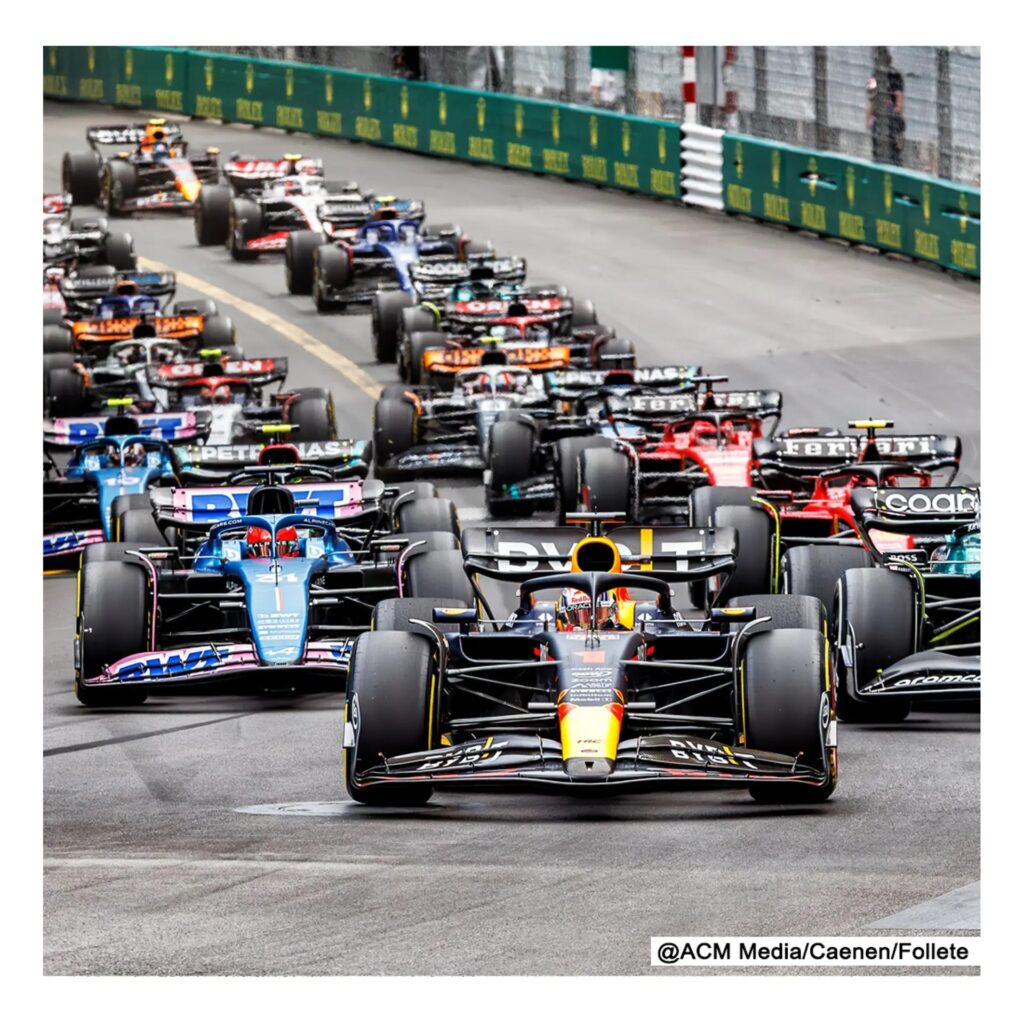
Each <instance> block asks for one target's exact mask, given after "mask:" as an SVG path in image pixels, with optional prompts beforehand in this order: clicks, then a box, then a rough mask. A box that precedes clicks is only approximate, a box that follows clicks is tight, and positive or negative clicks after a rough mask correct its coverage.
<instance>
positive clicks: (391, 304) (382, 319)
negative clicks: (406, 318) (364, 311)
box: [370, 292, 416, 363]
mask: <svg viewBox="0 0 1024 1024" xmlns="http://www.w3.org/2000/svg"><path fill="white" fill-rule="evenodd" d="M415 301H416V300H415V298H414V297H413V296H412V295H410V294H409V293H408V292H377V293H376V294H375V295H374V297H373V302H372V303H371V304H370V336H371V338H372V340H373V355H374V357H375V358H376V360H377V362H378V363H393V362H394V361H395V359H396V358H397V356H398V339H399V335H400V332H401V329H402V311H403V310H405V309H409V308H410V307H411V306H412V305H413V303H414V302H415Z"/></svg>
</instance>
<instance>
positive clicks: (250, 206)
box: [196, 161, 374, 292]
mask: <svg viewBox="0 0 1024 1024" xmlns="http://www.w3.org/2000/svg"><path fill="white" fill-rule="evenodd" d="M305 163H306V162H305V161H299V162H298V163H297V167H299V170H298V171H297V172H296V173H295V174H292V175H288V176H286V177H276V178H272V179H269V180H264V181H262V182H261V183H260V185H259V188H258V189H248V190H244V191H240V190H239V187H238V183H237V182H236V183H235V184H234V185H217V186H213V187H211V188H207V189H204V190H203V193H202V195H201V196H200V199H199V203H198V204H197V206H196V240H197V241H198V242H199V244H200V245H216V244H218V243H222V244H225V245H226V246H227V247H228V249H229V251H230V252H231V255H232V257H233V258H234V259H236V260H240V261H241V260H252V259H256V258H257V257H258V256H259V255H260V254H261V253H266V252H284V253H285V254H286V256H287V255H288V254H289V253H290V252H291V250H292V246H293V244H294V240H293V239H292V235H295V234H300V233H301V234H303V235H305V233H307V232H311V233H312V234H313V235H314V236H315V239H316V244H320V243H321V242H323V241H324V239H325V238H330V237H333V236H334V235H338V236H339V237H344V236H346V235H349V234H351V233H352V232H354V231H355V229H356V228H357V227H359V225H360V224H363V223H365V222H366V220H367V219H368V218H369V217H370V216H371V214H372V212H373V208H374V201H373V198H372V197H371V196H364V195H363V194H362V192H360V191H359V186H358V185H357V184H356V183H355V182H354V181H326V180H325V179H324V177H323V175H322V173H309V168H306V170H305V172H304V171H303V170H302V168H303V165H304V164H305ZM316 170H317V171H318V172H319V171H320V168H319V162H317V165H316ZM229 180H231V179H230V178H229ZM311 263H312V258H311V257H310V264H311ZM308 290H309V284H308V283H307V285H306V291H307V292H308Z"/></svg>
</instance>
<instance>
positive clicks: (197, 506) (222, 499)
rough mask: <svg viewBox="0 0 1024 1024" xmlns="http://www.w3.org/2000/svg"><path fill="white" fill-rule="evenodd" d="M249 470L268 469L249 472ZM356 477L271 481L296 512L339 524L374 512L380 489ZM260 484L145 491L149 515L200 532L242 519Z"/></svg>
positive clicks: (177, 526)
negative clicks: (149, 503) (150, 503)
mask: <svg viewBox="0 0 1024 1024" xmlns="http://www.w3.org/2000/svg"><path fill="white" fill-rule="evenodd" d="M250 468H253V469H260V468H267V469H270V468H272V467H250ZM375 485H377V481H375V480H371V481H367V482H364V481H363V480H360V479H356V478H349V479H345V480H331V481H319V480H316V481H308V482H305V483H281V482H280V481H276V482H275V486H278V487H283V488H284V489H285V490H287V491H289V492H290V493H291V495H292V497H293V498H294V500H295V507H296V509H297V510H298V511H301V512H303V513H306V514H308V515H313V516H317V517H318V518H321V519H330V520H331V521H332V522H334V523H336V524H339V523H342V522H344V521H346V520H352V519H355V518H358V517H360V516H362V515H363V514H364V513H365V512H367V511H371V512H376V511H377V510H378V508H379V502H380V498H381V497H382V495H383V490H384V488H383V485H377V486H375ZM261 486H263V481H259V482H247V483H241V484H231V483H227V482H224V483H223V484H219V485H208V486H200V487H161V488H154V489H153V490H151V491H150V497H151V499H152V501H153V508H154V513H155V515H156V517H157V520H158V521H159V523H160V524H161V525H162V526H174V527H176V528H178V529H183V530H192V529H194V530H195V531H196V532H203V531H206V530H208V529H209V528H210V526H211V525H212V524H213V523H219V522H221V521H223V520H225V519H232V518H236V517H238V516H244V515H246V510H247V509H248V503H249V495H250V494H252V492H253V491H254V490H255V489H256V488H258V487H261Z"/></svg>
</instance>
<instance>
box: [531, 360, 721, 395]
mask: <svg viewBox="0 0 1024 1024" xmlns="http://www.w3.org/2000/svg"><path fill="white" fill-rule="evenodd" d="M701 373H703V368H702V367H700V366H637V367H635V368H632V369H625V370H575V369H570V370H552V371H551V372H550V373H545V374H544V388H545V390H547V391H548V393H549V394H565V393H577V392H582V391H590V390H595V389H597V390H599V389H601V388H603V387H612V386H619V387H621V386H623V385H625V386H628V385H630V384H636V385H638V386H641V387H645V388H666V389H668V388H673V389H676V388H679V389H687V390H689V389H692V388H693V387H694V384H693V378H694V377H699V376H700V375H701Z"/></svg>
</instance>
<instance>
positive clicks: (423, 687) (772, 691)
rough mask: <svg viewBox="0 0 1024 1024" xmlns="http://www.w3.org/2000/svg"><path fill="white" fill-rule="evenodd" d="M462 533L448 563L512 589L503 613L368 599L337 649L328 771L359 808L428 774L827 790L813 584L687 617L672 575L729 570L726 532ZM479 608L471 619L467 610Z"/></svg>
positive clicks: (403, 799)
mask: <svg viewBox="0 0 1024 1024" xmlns="http://www.w3.org/2000/svg"><path fill="white" fill-rule="evenodd" d="M600 520H601V517H597V516H592V517H589V525H590V526H591V527H592V529H593V531H594V532H593V535H591V536H587V533H586V531H585V530H583V529H580V528H576V527H568V528H512V529H495V528H488V529H478V528H473V529H466V530H464V531H463V552H462V554H463V558H464V560H465V563H464V564H465V571H466V573H467V574H469V575H470V576H471V577H475V576H476V575H477V574H480V575H484V576H490V577H493V578H495V579H499V580H510V581H516V582H517V583H519V589H518V604H517V606H516V607H515V609H514V611H513V612H512V614H511V615H510V616H509V617H508V618H507V619H504V620H501V619H498V618H497V617H496V616H495V615H494V614H493V613H492V612H491V611H490V610H489V609H488V607H487V605H486V602H484V600H483V597H482V592H481V591H480V590H479V589H477V593H476V601H473V602H471V603H470V604H469V605H467V604H466V603H465V602H464V601H462V600H460V599H459V598H458V594H456V593H453V594H452V595H451V599H450V600H447V601H436V600H416V599H412V600H410V599H404V600H403V599H399V600H391V601H384V602H382V603H381V604H379V605H378V606H377V609H376V611H375V613H374V618H373V626H372V629H371V632H369V633H364V634H363V635H362V636H361V637H359V639H358V640H357V641H356V643H355V647H354V650H353V653H352V660H351V665H350V672H349V677H348V694H347V703H346V721H345V739H344V744H345V783H346V787H347V789H348V793H349V795H350V796H351V797H352V799H354V800H356V801H359V802H360V803H365V804H409V805H412V804H422V803H424V802H425V801H427V800H428V799H429V798H430V796H431V793H432V790H433V788H434V787H435V786H448V785H451V786H464V785H470V784H473V783H477V784H480V785H487V786H500V785H516V784H518V785H520V786H528V787H542V786H550V787H555V788H560V789H562V790H563V791H570V792H572V791H576V792H586V793H590V794H593V793H594V792H595V791H597V792H600V791H601V789H602V788H604V789H606V790H608V791H617V790H620V789H622V788H624V787H633V788H658V787H661V786H665V785H669V784H672V783H677V784H678V783H684V784H693V783H698V784H699V783H711V784H716V785H722V784H726V785H728V784H732V785H741V786H745V787H749V790H750V793H751V795H752V796H753V797H754V798H755V799H758V800H767V801H772V802H787V801H789V802H805V801H806V802H819V801H824V800H827V799H828V798H829V796H830V795H831V794H832V791H833V789H834V788H835V784H836V772H837V762H836V730H835V716H834V694H835V686H834V682H833V670H832V668H831V667H830V663H829V657H828V652H827V646H826V638H825V635H824V631H823V628H822V627H823V621H824V609H823V608H822V606H821V603H820V602H819V601H817V600H815V599H813V598H806V597H791V596H788V595H784V596H774V597H765V596H758V595H754V596H749V597H745V598H743V601H742V603H740V602H735V603H732V604H730V605H729V606H727V607H724V608H720V609H718V608H716V609H715V610H713V612H712V613H711V615H710V617H709V618H707V619H704V618H701V619H691V620H688V619H686V618H684V617H683V615H682V614H680V612H678V611H677V610H676V609H675V607H674V606H673V603H672V586H671V584H672V582H673V581H678V580H682V581H690V580H696V579H700V578H706V577H707V576H709V575H712V574H715V573H720V572H723V571H727V570H728V567H729V565H730V564H731V563H732V561H733V560H734V558H735V552H736V535H735V533H734V532H733V531H731V530H728V529H724V530H719V531H707V530H694V529H680V528H657V529H642V528H636V527H619V528H614V529H610V530H608V531H607V533H606V534H605V533H604V532H603V531H602V529H601V522H600ZM478 603H479V605H480V606H481V607H482V608H483V613H481V612H480V611H479V610H478V607H477V605H478Z"/></svg>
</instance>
